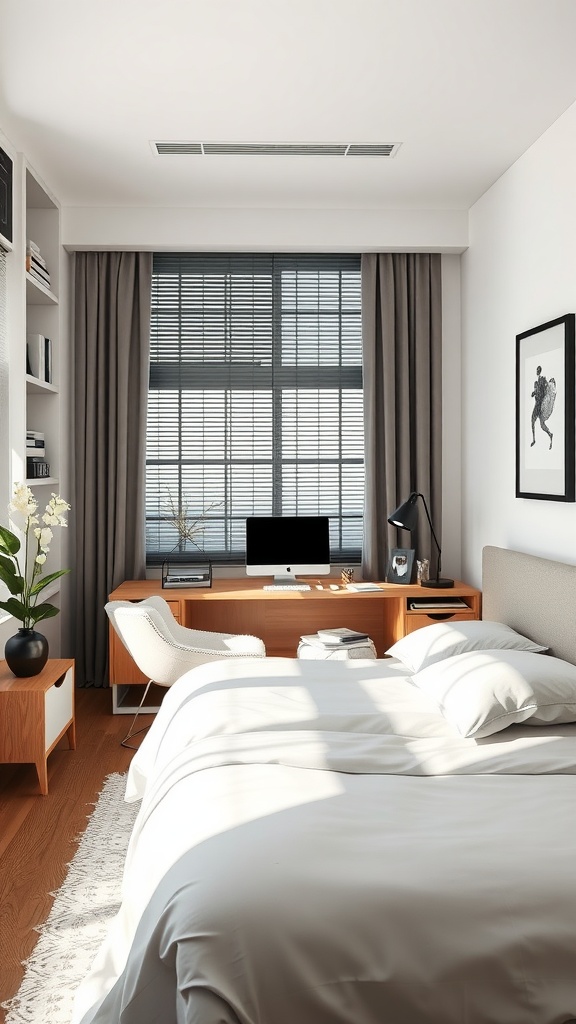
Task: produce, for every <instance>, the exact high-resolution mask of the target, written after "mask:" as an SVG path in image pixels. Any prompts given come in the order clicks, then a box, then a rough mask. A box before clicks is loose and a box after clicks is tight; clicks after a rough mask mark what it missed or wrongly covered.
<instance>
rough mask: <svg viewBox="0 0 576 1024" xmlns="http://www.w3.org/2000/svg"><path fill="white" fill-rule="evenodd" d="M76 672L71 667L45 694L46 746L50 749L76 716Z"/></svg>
mask: <svg viewBox="0 0 576 1024" xmlns="http://www.w3.org/2000/svg"><path fill="white" fill-rule="evenodd" d="M73 687H74V672H73V670H72V669H71V668H69V669H68V671H67V672H65V673H64V674H63V675H62V676H61V677H60V679H57V680H56V682H55V683H54V684H53V686H51V687H50V689H49V690H47V691H46V693H45V695H44V713H45V720H44V737H45V739H44V746H45V749H46V750H49V749H50V747H51V746H52V745H53V743H55V742H56V740H57V739H58V738H59V737H60V736H61V735H62V733H63V732H64V729H65V728H66V727H67V726H68V725H70V722H71V721H72V718H73V717H74V700H73V692H72V691H73Z"/></svg>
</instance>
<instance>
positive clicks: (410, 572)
mask: <svg viewBox="0 0 576 1024" xmlns="http://www.w3.org/2000/svg"><path fill="white" fill-rule="evenodd" d="M415 555H416V551H415V549H414V548H391V549H390V557H389V560H388V569H387V571H386V582H387V583H399V584H403V585H404V586H406V585H407V584H409V583H413V582H414V558H415Z"/></svg>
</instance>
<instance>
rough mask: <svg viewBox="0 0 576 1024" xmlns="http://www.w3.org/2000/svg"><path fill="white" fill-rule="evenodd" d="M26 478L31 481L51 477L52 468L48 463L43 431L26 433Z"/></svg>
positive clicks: (28, 431)
mask: <svg viewBox="0 0 576 1024" xmlns="http://www.w3.org/2000/svg"><path fill="white" fill-rule="evenodd" d="M26 476H27V477H28V479H29V480H38V479H39V478H40V477H44V476H50V466H49V464H48V463H47V462H46V448H45V444H44V433H43V431H41V430H27V431H26Z"/></svg>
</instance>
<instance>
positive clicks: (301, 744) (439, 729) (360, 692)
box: [74, 547, 576, 1024]
mask: <svg viewBox="0 0 576 1024" xmlns="http://www.w3.org/2000/svg"><path fill="white" fill-rule="evenodd" d="M482 589H483V620H482V621H481V622H477V623H466V624H450V623H448V624H445V623H441V624H438V625H439V627H440V628H439V629H437V628H436V627H435V626H434V627H426V630H419V631H416V633H414V634H411V635H410V637H408V638H405V640H404V641H400V642H399V644H397V645H394V648H392V649H391V657H390V658H389V659H382V660H380V661H355V662H316V661H297V660H292V659H282V658H278V659H276V658H270V659H262V660H257V659H255V660H254V661H247V660H245V659H243V660H242V662H238V663H237V664H229V663H213V664H211V665H210V666H204V667H201V668H196V669H194V670H193V671H192V672H189V673H187V674H186V675H185V676H184V677H182V679H180V680H179V681H178V683H176V684H175V685H174V686H173V687H172V688H171V689H170V691H169V692H168V693H167V694H166V697H165V699H164V702H163V704H162V707H161V709H160V712H159V713H158V715H157V717H156V719H155V721H154V723H153V725H152V728H151V729H150V731H149V733H148V735H147V736H146V738H145V740H144V742H143V744H142V746H141V748H140V750H139V751H138V753H137V754H136V755H135V757H134V759H133V761H132V764H131V767H130V771H129V774H128V781H127V790H126V797H127V799H129V800H138V801H140V809H139V812H138V817H137V820H136V823H135V826H134V831H133V834H132V836H131V840H130V845H129V849H128V853H127V857H126V865H125V871H124V878H123V890H122V906H121V908H120V911H119V913H118V915H117V917H116V918H115V920H114V922H113V924H112V927H111V929H110V932H109V935H108V937H107V939H106V941H105V943H104V944H103V946H102V948H101V949H100V951H99V953H98V955H97V958H96V960H95V963H94V965H93V967H92V970H91V972H90V974H89V975H88V977H87V978H86V979H85V981H84V982H83V984H82V985H81V987H80V989H79V991H78V993H77V995H76V1003H75V1011H74V1024H153V1022H162V1024H173V1022H174V1024H239V1022H240V1024H295V1022H297V1024H385V1022H390V1024H567V1022H569V1021H576V814H575V813H574V811H575V810H576V778H575V775H576V725H575V724H574V723H575V722H576V668H575V666H576V635H575V631H574V628H573V617H574V613H573V609H574V608H576V567H574V566H568V565H562V564H560V563H557V562H552V561H550V560H547V559H541V558H537V557H535V556H531V555H524V554H521V553H518V552H513V551H507V550H504V549H501V548H494V547H489V548H485V549H484V552H483V587H482ZM427 630H432V631H433V632H432V634H430V633H426V631H427ZM424 634H426V635H424Z"/></svg>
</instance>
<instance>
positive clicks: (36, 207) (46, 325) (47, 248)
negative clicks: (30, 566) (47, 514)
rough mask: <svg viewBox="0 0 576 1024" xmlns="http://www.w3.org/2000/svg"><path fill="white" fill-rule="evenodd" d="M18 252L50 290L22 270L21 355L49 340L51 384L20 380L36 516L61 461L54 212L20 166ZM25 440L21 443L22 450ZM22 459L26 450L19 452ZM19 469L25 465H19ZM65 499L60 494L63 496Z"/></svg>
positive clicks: (53, 630)
mask: <svg viewBox="0 0 576 1024" xmlns="http://www.w3.org/2000/svg"><path fill="white" fill-rule="evenodd" d="M23 195H24V218H23V219H24V223H23V233H24V237H23V251H24V253H25V252H26V246H27V244H28V242H29V240H32V241H33V242H35V243H36V245H37V246H38V247H39V249H40V253H41V255H42V257H43V259H44V260H45V261H46V264H47V269H48V272H49V275H50V287H49V288H48V287H46V286H44V285H43V284H42V283H41V282H40V281H38V280H37V279H36V278H35V277H34V276H33V275H32V274H30V273H29V272H28V271H27V270H24V280H25V304H26V325H25V326H26V337H25V338H24V350H26V339H27V337H28V335H29V334H41V335H43V336H44V337H46V338H50V340H51V343H52V380H51V382H48V381H45V380H40V379H39V378H37V377H34V376H32V375H31V374H29V373H26V375H25V387H26V430H35V431H42V432H43V433H44V437H45V449H46V456H45V457H46V460H47V462H48V463H49V465H50V476H48V477H40V478H27V480H26V483H27V485H28V486H29V487H30V488H32V490H33V491H34V493H35V495H36V498H37V500H38V505H39V511H40V512H42V511H43V510H44V507H45V505H46V503H47V501H48V500H49V498H50V495H51V493H52V492H53V491H56V492H58V490H59V486H60V475H61V462H62V403H61V398H60V369H61V348H60V336H61V320H62V313H61V306H60V267H61V241H60V207H59V204H58V201H57V200H56V198H55V197H54V196H53V195H52V194H51V193H50V191H49V189H48V188H47V187H46V186H45V185H44V184H43V183H42V182H41V180H40V179H39V177H38V176H37V175H36V174H35V173H34V171H33V170H32V168H31V167H30V166H28V165H27V164H26V163H24V166H23ZM25 443H26V442H25V439H24V440H23V444H24V446H25ZM24 455H25V456H26V450H25V451H24ZM23 464H24V466H26V461H25V460H24V463H23ZM64 497H66V495H64ZM61 533H62V531H61V530H55V531H54V537H53V540H52V542H51V545H50V554H49V569H48V571H52V572H53V571H54V570H56V569H58V568H61V567H62V550H61V541H62V538H61ZM59 584H60V581H57V583H56V584H55V585H53V586H51V587H50V588H49V589H50V594H49V595H48V594H46V600H50V601H52V602H53V603H54V604H57V605H59V604H60V585H59ZM60 623H61V616H60V615H57V616H56V617H55V618H53V619H50V620H46V622H45V623H43V626H44V627H45V628H44V630H43V631H45V632H46V634H47V635H48V632H50V636H49V642H50V653H51V656H54V655H57V654H58V653H59V650H60V629H61V625H60Z"/></svg>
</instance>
